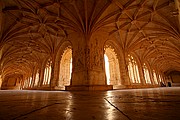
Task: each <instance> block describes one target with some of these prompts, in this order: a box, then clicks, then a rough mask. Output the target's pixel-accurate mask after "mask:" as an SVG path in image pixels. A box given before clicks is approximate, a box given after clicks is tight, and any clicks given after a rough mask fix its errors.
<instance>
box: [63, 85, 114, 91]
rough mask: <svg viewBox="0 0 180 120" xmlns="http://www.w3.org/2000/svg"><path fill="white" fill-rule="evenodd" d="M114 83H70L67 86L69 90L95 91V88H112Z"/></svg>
mask: <svg viewBox="0 0 180 120" xmlns="http://www.w3.org/2000/svg"><path fill="white" fill-rule="evenodd" d="M112 89H113V86H112V85H70V86H65V90H67V91H73V90H74V91H81V90H82V91H93V90H112Z"/></svg>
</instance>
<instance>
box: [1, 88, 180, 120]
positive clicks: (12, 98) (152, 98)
mask: <svg viewBox="0 0 180 120" xmlns="http://www.w3.org/2000/svg"><path fill="white" fill-rule="evenodd" d="M24 119H25V120H180V87H163V88H152V89H128V90H114V91H103V92H102V91H91V92H88V91H85V92H78V91H76V92H68V91H4V90H1V91H0V120H24Z"/></svg>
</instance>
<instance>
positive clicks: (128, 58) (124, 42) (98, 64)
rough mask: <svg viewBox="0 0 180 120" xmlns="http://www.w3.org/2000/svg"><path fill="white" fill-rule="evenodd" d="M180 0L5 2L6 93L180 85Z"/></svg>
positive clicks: (0, 12)
mask: <svg viewBox="0 0 180 120" xmlns="http://www.w3.org/2000/svg"><path fill="white" fill-rule="evenodd" d="M179 13H180V1H179V0H0V88H1V89H19V90H22V89H29V90H110V89H126V88H148V87H160V86H168V85H169V86H170V85H172V86H178V85H180V14H179Z"/></svg>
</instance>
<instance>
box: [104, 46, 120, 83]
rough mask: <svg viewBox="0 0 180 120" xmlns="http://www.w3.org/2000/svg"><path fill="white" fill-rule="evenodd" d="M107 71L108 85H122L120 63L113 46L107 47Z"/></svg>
mask: <svg viewBox="0 0 180 120" xmlns="http://www.w3.org/2000/svg"><path fill="white" fill-rule="evenodd" d="M106 56H107V57H106ZM105 69H106V78H107V84H108V85H121V80H120V68H119V61H118V58H117V54H116V53H115V51H114V48H112V47H111V46H105ZM108 71H109V73H108Z"/></svg>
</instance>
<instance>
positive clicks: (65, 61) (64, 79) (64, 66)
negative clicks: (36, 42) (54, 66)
mask: <svg viewBox="0 0 180 120" xmlns="http://www.w3.org/2000/svg"><path fill="white" fill-rule="evenodd" d="M71 73H72V49H71V48H70V47H67V48H66V49H65V50H64V53H63V55H62V58H61V61H60V72H59V85H60V86H69V85H70V81H71Z"/></svg>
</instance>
